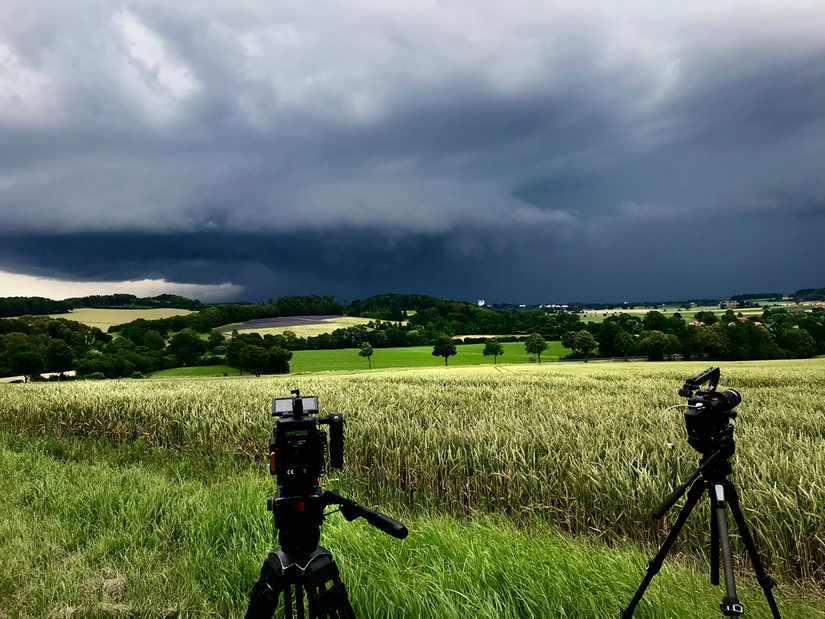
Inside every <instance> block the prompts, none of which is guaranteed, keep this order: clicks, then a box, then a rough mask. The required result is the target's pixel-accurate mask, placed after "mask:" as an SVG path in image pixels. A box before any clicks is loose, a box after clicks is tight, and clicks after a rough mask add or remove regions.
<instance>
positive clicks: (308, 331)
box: [215, 316, 373, 337]
mask: <svg viewBox="0 0 825 619" xmlns="http://www.w3.org/2000/svg"><path fill="white" fill-rule="evenodd" d="M370 322H373V319H372V318H361V317H359V316H281V317H275V318H256V319H255V320H248V321H246V322H240V323H233V324H229V325H224V326H222V327H218V328H217V329H215V330H216V331H218V332H220V333H231V332H232V331H234V330H235V329H237V330H238V333H260V334H261V335H282V334H283V333H284V331H292V332H293V333H294V334H295V335H297V336H298V337H310V336H313V335H320V334H322V333H331V332H332V331H335V330H336V329H343V328H345V327H356V326H358V325H366V324H368V323H370Z"/></svg>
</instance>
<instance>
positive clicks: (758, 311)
mask: <svg viewBox="0 0 825 619" xmlns="http://www.w3.org/2000/svg"><path fill="white" fill-rule="evenodd" d="M765 304H766V305H772V306H777V307H787V308H789V309H793V308H794V307H797V306H796V305H794V304H792V303H777V302H773V301H771V302H766V303H765ZM650 311H652V310H651V308H649V307H647V308H634V309H626V310H622V309H616V310H613V309H610V310H585V311H583V312H582V313H581V314H580V316H581V319H582V320H583V321H584V322H602V321H604V319H605V318H607V317H608V316H618V315H619V314H622V313H627V314H636V315H637V316H639V318H642V317H643V316H644V315H645V314H647V313H648V312H650ZM656 311H658V312H661V313H663V314H665V315H667V316H672V315H673V314H674V313H676V312H679V313H680V314H681V315H682V317H683V318H685V319H686V320H689V319H692V318H693V315H694V314H695V313H696V312H712V313H713V314H715V315H716V316H722V314H724V313H725V312H726V311H727V310H724V309H719V306H718V305H695V306H693V307H691V308H690V309H689V310H686V309H683V308H681V307H679V306H678V305H667V306H665V307H664V308H660V309H658V310H656ZM733 311H734V312H736V314H737V315H739V313H740V312H741V313H742V315H743V316H761V315H762V307H761V306H760V307H745V308H742V309H735V310H733Z"/></svg>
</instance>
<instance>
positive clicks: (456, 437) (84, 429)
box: [0, 359, 825, 589]
mask: <svg viewBox="0 0 825 619" xmlns="http://www.w3.org/2000/svg"><path fill="white" fill-rule="evenodd" d="M706 365H707V364H702V363H662V364H626V363H621V362H619V363H614V364H598V365H595V364H591V365H584V364H580V365H576V366H558V365H556V366H541V367H538V366H535V367H531V366H525V367H509V368H457V369H447V370H435V371H433V370H429V371H424V370H416V371H403V372H401V371H397V372H384V373H376V374H366V373H364V374H354V375H348V376H347V375H345V376H340V375H339V376H312V375H306V376H292V377H289V376H288V377H280V378H266V379H254V378H252V379H231V380H187V381H180V382H178V381H119V382H88V383H82V382H77V383H67V384H35V385H8V386H0V427H2V428H4V429H6V430H7V431H11V432H18V433H24V434H26V435H34V436H49V435H52V434H56V435H59V436H79V437H88V436H93V437H104V438H107V439H110V440H113V441H116V442H120V443H129V442H132V441H136V440H137V441H143V442H145V443H146V444H149V445H155V446H159V447H164V448H171V449H174V450H177V451H180V452H185V453H197V454H203V455H205V456H209V457H218V456H220V457H226V456H229V457H233V458H237V459H240V461H242V462H243V461H247V462H249V461H255V460H259V459H260V458H261V457H262V456H263V455H264V449H265V445H266V437H267V435H268V432H269V430H270V428H271V423H272V420H271V418H270V417H269V412H268V411H269V408H268V407H269V400H270V398H272V397H277V396H286V395H288V391H289V390H290V389H293V388H300V389H301V390H302V392H303V393H305V394H316V395H318V396H319V397H320V401H321V405H322V410H323V411H327V412H331V411H339V412H343V413H344V414H345V415H346V420H347V423H348V426H347V435H348V438H347V469H346V473H345V477H344V482H345V483H346V485H347V486H348V487H349V488H350V489H351V491H352V492H353V493H354V494H355V495H356V496H358V497H361V498H371V499H372V500H375V501H376V502H380V503H382V504H385V505H388V506H391V507H392V508H393V509H402V510H404V512H405V513H409V514H413V515H423V514H427V515H433V514H436V515H443V516H449V517H456V516H458V517H473V518H478V517H481V516H484V515H488V514H494V515H499V516H504V517H506V518H507V519H508V520H510V521H512V522H514V523H515V524H517V525H521V526H523V527H525V529H529V530H533V529H535V528H537V527H541V526H546V525H549V524H553V525H558V526H559V527H560V528H561V529H563V530H565V531H567V532H569V533H572V534H574V535H576V536H585V537H587V538H590V539H598V540H601V541H604V542H607V543H609V544H616V543H622V542H623V541H624V540H628V539H630V540H635V541H637V542H643V543H644V544H646V546H647V547H648V548H650V547H652V545H654V544H655V543H657V542H658V541H659V540H660V539H661V536H662V534H663V532H664V529H665V528H667V527H669V526H670V524H671V523H672V521H673V519H674V518H675V512H676V511H677V510H674V513H672V514H670V515H669V516H668V517H667V518H665V519H664V521H661V522H660V521H655V520H653V519H652V517H651V516H650V510H651V508H653V507H654V506H656V505H657V504H658V503H659V502H660V501H661V499H662V498H663V496H664V495H665V494H667V492H669V490H670V489H671V488H672V487H673V486H674V485H675V484H676V483H677V482H678V481H679V480H681V479H682V478H683V477H685V476H686V475H687V474H689V473H690V472H691V471H692V470H693V469H694V468H695V466H696V464H697V460H698V456H697V454H696V453H695V452H693V451H692V450H691V449H690V448H689V447H687V445H686V443H685V442H684V441H683V440H682V437H683V435H684V424H683V421H682V419H681V415H679V414H678V413H674V414H672V415H671V416H670V417H667V418H666V423H665V427H666V429H667V430H668V434H669V436H670V437H671V440H675V439H679V440H675V442H677V445H678V447H677V450H676V451H675V452H670V451H668V450H667V449H666V448H665V447H664V445H663V443H664V437H663V436H662V433H661V431H660V429H659V413H660V411H661V410H662V408H663V407H666V406H669V405H672V404H675V403H679V401H680V399H679V398H678V397H677V395H676V391H677V390H678V388H679V387H680V386H681V385H682V383H683V382H684V380H685V379H686V378H687V377H689V376H692V375H693V374H695V373H697V372H698V371H699V370H701V369H704V367H705V366H706ZM823 370H825V360H822V359H815V360H805V361H793V362H776V361H771V362H747V363H729V364H725V365H724V366H723V368H722V382H723V385H722V387H734V388H736V389H738V390H739V391H740V392H741V393H742V395H743V398H744V401H743V403H742V405H740V407H739V409H740V416H739V418H738V420H737V429H736V438H737V443H738V448H737V455H736V456H735V458H734V460H733V465H734V473H733V476H732V480H733V481H734V483H735V484H736V485H737V487H738V488H739V490H740V495H741V501H742V508H743V511H744V513H745V517H746V519H747V520H748V522H749V523H750V525H751V526H752V529H753V530H754V532H755V536H756V541H757V545H758V547H759V548H760V550H761V552H762V555H763V557H764V558H765V559H766V560H767V564H768V566H769V568H770V569H771V570H772V571H773V572H774V573H775V574H777V575H779V576H781V577H783V578H785V579H788V578H791V579H794V580H797V581H798V582H800V583H802V584H805V585H807V586H810V587H816V588H819V589H821V588H822V587H823V585H824V584H825V572H823V570H825V568H823V566H824V565H825V533H823V532H825V512H824V511H823V509H822V506H823V504H825V450H823V449H822V439H823V437H825V379H823ZM706 512H707V506H706V505H702V506H701V508H697V510H696V513H695V514H694V516H693V517H692V518H691V519H690V520H689V522H688V524H687V526H686V528H685V530H684V533H683V534H682V536H681V537H680V540H682V542H681V545H680V548H682V549H683V550H685V551H686V552H689V553H691V554H692V555H693V556H695V557H704V556H705V555H706V545H707V522H708V516H707V513H706ZM737 548H740V549H741V545H737ZM738 559H739V560H740V562H741V561H742V560H743V555H741V554H739V555H738Z"/></svg>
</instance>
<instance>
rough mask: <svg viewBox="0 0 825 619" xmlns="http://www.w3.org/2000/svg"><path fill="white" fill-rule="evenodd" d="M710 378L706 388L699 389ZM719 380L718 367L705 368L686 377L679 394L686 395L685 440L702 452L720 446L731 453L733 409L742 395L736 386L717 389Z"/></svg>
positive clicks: (709, 452)
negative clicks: (722, 389) (692, 375)
mask: <svg viewBox="0 0 825 619" xmlns="http://www.w3.org/2000/svg"><path fill="white" fill-rule="evenodd" d="M707 382H709V383H710V385H709V387H708V388H707V389H699V388H700V387H701V386H702V385H703V384H704V383H707ZM718 384H719V368H713V367H711V368H708V369H707V370H705V371H704V372H701V373H699V374H697V375H696V376H694V377H693V378H689V379H687V380H686V381H685V384H684V386H683V387H682V388H681V389H679V395H680V396H681V397H683V398H687V399H688V410H687V411H685V426H686V427H687V435H688V444H690V446H691V447H693V448H694V449H695V450H696V451H698V452H699V453H701V454H702V455H705V456H707V455H709V454H711V453H713V452H716V451H719V450H723V451H726V452H727V451H729V452H730V453H726V455H727V456H730V455H733V447H734V445H733V424H732V423H731V419H735V418H736V411H734V410H733V409H734V408H735V407H736V406H737V405H738V404H739V403H741V402H742V396H741V395H740V394H739V392H738V391H736V390H735V389H726V390H725V391H716V386H717V385H718ZM694 391H695V392H696V393H695V394H694Z"/></svg>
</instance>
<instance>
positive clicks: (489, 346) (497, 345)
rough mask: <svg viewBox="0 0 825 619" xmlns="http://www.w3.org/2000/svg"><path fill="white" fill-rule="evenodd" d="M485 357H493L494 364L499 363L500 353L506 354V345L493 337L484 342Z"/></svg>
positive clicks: (483, 353) (483, 354)
mask: <svg viewBox="0 0 825 619" xmlns="http://www.w3.org/2000/svg"><path fill="white" fill-rule="evenodd" d="M481 354H482V356H484V357H490V356H492V357H493V365H496V364H497V363H498V357H499V355H503V354H504V346H502V345H501V342H499V341H498V340H497V339H496V338H494V337H491V338H490V339H489V340H487V341H486V342H484V351H483V352H482V353H481Z"/></svg>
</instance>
